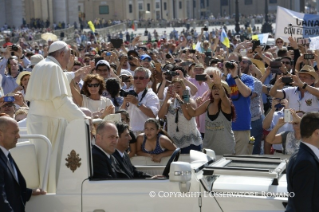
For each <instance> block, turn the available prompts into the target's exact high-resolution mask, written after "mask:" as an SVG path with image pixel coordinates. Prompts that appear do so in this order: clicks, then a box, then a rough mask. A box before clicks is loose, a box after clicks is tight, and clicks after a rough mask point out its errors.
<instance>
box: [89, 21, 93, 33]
mask: <svg viewBox="0 0 319 212" xmlns="http://www.w3.org/2000/svg"><path fill="white" fill-rule="evenodd" d="M88 25H89V27H90V29H91V30H92V31H93V32H95V27H94V24H93V23H92V21H89V22H88Z"/></svg>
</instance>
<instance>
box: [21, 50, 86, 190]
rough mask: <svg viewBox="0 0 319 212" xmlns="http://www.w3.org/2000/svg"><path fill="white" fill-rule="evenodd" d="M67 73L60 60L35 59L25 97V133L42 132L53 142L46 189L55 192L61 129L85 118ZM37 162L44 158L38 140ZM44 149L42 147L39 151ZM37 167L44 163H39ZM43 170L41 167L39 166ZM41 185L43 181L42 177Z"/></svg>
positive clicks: (61, 136) (52, 58)
mask: <svg viewBox="0 0 319 212" xmlns="http://www.w3.org/2000/svg"><path fill="white" fill-rule="evenodd" d="M69 77H70V76H66V73H64V72H63V70H62V68H61V66H60V64H59V62H58V61H57V60H56V59H55V58H54V57H51V56H48V57H47V58H46V59H44V60H42V61H41V62H40V63H38V64H37V65H36V66H35V67H34V68H33V70H32V76H31V77H30V81H29V84H28V91H27V94H26V96H25V99H26V100H28V101H30V109H29V113H28V117H27V130H28V134H43V135H45V136H47V137H48V138H49V139H50V141H51V143H52V155H51V164H50V171H49V179H48V186H47V192H49V193H54V192H56V185H57V179H58V175H59V173H58V170H57V165H58V166H60V163H61V152H62V146H63V139H64V132H65V129H66V126H67V124H68V122H70V121H72V120H75V119H84V117H85V115H84V113H83V112H82V111H81V110H80V109H79V108H78V107H77V105H75V104H74V103H73V101H72V95H71V90H70V86H69V81H68V78H69ZM36 146H37V148H41V151H37V152H39V153H38V156H37V157H38V163H39V164H42V163H44V162H45V161H44V160H43V159H42V160H39V159H40V158H45V156H46V153H45V152H46V151H45V149H46V148H45V144H43V143H42V142H41V144H40V142H37V144H36ZM42 150H43V151H42ZM39 167H43V165H40V166H39ZM39 171H41V172H42V171H43V170H39ZM40 180H41V185H42V180H43V179H42V178H40Z"/></svg>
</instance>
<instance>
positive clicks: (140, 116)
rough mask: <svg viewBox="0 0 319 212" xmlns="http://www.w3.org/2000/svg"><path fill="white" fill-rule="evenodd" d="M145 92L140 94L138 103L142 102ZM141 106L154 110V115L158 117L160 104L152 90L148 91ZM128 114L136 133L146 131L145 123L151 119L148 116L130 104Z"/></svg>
mask: <svg viewBox="0 0 319 212" xmlns="http://www.w3.org/2000/svg"><path fill="white" fill-rule="evenodd" d="M143 92H144V90H143V91H141V92H140V93H138V97H137V99H138V102H140V100H141V98H142V95H143ZM141 104H142V105H144V106H146V107H148V108H149V109H151V110H152V112H153V114H154V115H155V116H157V113H158V111H159V108H160V103H159V99H158V97H157V95H156V94H155V93H154V92H153V90H152V89H151V88H150V89H148V90H147V93H146V95H145V96H144V98H143V99H142V101H141ZM127 112H128V113H129V114H130V118H131V122H130V128H131V130H132V131H133V132H134V131H135V132H136V131H143V130H144V123H145V121H146V120H147V119H148V118H149V117H148V116H146V115H145V114H144V113H143V112H142V111H141V110H140V109H139V108H138V107H137V106H136V105H133V104H130V103H129V106H128V108H127Z"/></svg>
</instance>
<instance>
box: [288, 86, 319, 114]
mask: <svg viewBox="0 0 319 212" xmlns="http://www.w3.org/2000/svg"><path fill="white" fill-rule="evenodd" d="M283 92H284V93H285V96H286V99H287V100H288V103H289V105H288V108H292V109H294V110H296V111H304V112H318V111H319V99H318V98H317V97H316V96H314V95H312V94H311V93H309V92H308V91H305V93H304V97H303V98H302V99H301V93H300V90H299V89H298V87H288V88H284V89H283Z"/></svg>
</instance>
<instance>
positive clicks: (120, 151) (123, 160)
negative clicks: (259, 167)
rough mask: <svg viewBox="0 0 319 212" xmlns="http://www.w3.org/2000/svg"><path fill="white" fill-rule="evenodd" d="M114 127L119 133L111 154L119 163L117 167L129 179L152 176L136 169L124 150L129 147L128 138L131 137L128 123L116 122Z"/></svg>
mask: <svg viewBox="0 0 319 212" xmlns="http://www.w3.org/2000/svg"><path fill="white" fill-rule="evenodd" d="M116 127H117V130H118V134H119V140H118V143H117V146H116V150H115V152H114V153H113V156H114V157H115V159H116V160H117V162H118V163H119V167H120V168H121V170H122V171H124V172H125V173H126V174H127V175H128V176H129V178H130V179H133V178H135V179H144V178H149V177H152V176H151V175H149V174H146V173H144V172H140V171H137V170H136V168H135V167H134V166H133V164H132V163H131V160H130V157H129V155H128V154H127V153H126V150H127V149H128V147H129V143H130V140H131V139H132V138H131V136H130V131H129V129H128V125H126V124H123V123H117V124H116Z"/></svg>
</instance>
